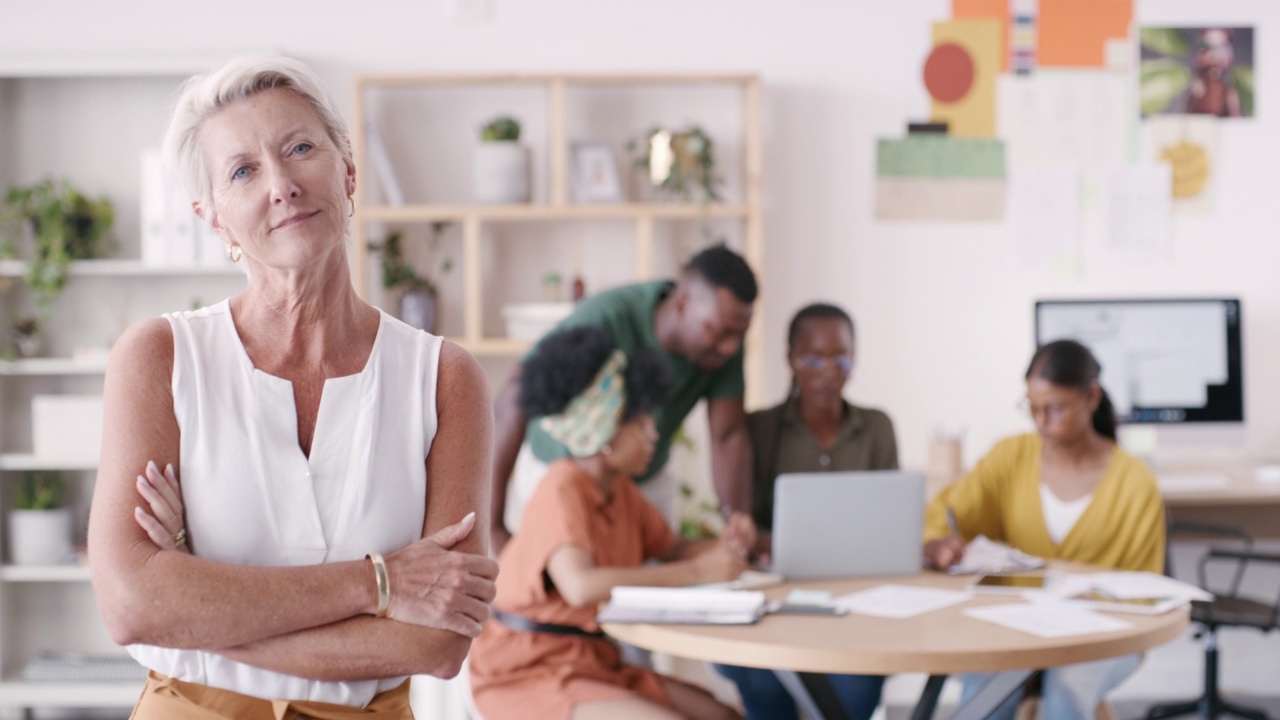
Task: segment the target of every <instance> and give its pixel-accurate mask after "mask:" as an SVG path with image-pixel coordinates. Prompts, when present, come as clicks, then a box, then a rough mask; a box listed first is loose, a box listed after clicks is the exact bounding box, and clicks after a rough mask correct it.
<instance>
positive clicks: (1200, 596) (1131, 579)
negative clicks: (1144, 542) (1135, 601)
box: [1070, 571, 1213, 602]
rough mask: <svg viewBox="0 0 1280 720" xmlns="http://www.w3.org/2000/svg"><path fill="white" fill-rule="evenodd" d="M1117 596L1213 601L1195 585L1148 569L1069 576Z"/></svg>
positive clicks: (1204, 591) (1209, 595)
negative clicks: (1145, 570) (1144, 570)
mask: <svg viewBox="0 0 1280 720" xmlns="http://www.w3.org/2000/svg"><path fill="white" fill-rule="evenodd" d="M1070 577H1071V578H1072V579H1073V580H1074V579H1079V580H1081V581H1084V582H1088V583H1089V585H1090V587H1092V588H1094V589H1096V590H1100V591H1102V592H1105V593H1106V594H1108V595H1111V596H1112V597H1117V598H1143V597H1176V598H1182V599H1185V600H1201V601H1205V602H1207V601H1210V600H1213V594H1212V593H1209V592H1208V591H1206V590H1205V589H1204V588H1201V587H1199V586H1197V585H1192V584H1191V583H1185V582H1182V581H1181V580H1175V579H1173V578H1171V577H1168V576H1166V575H1157V574H1156V573H1149V572H1136V571H1135V572H1102V573H1091V574H1088V575H1074V576H1070Z"/></svg>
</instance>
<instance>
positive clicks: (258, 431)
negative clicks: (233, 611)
mask: <svg viewBox="0 0 1280 720" xmlns="http://www.w3.org/2000/svg"><path fill="white" fill-rule="evenodd" d="M165 317H166V318H168V320H169V324H170V326H171V327H172V328H173V346H174V358H173V406H174V414H175V415H176V416H177V420H178V428H179V430H180V431H181V436H182V437H181V455H180V457H181V465H180V468H179V470H178V477H179V480H180V481H181V484H182V497H183V502H184V504H185V506H186V515H187V525H186V527H187V533H188V535H189V537H190V538H191V544H192V548H193V549H194V550H195V552H196V554H197V555H199V556H200V557H204V558H209V559H210V560H216V561H219V562H224V563H233V564H236V565H257V566H276V567H278V566H291V565H315V564H319V563H326V562H341V561H345V560H359V559H362V558H364V556H365V554H366V553H370V552H381V553H390V552H394V551H396V550H399V549H400V548H403V547H405V546H406V545H409V544H410V543H412V542H414V541H415V540H418V539H419V538H420V537H421V536H422V526H423V521H424V519H425V516H426V489H427V477H426V457H427V453H428V452H429V451H430V449H431V442H432V439H433V438H434V437H435V433H436V379H437V373H438V369H439V359H440V347H441V343H442V341H441V339H440V338H438V337H435V336H433V335H428V334H427V333H424V332H422V331H420V330H417V329H414V328H412V327H410V326H408V325H406V324H404V323H402V322H400V321H399V320H396V319H395V318H392V317H390V316H388V315H387V314H386V313H382V314H381V320H380V322H379V324H378V334H377V337H376V338H375V340H374V343H373V350H372V351H371V352H370V354H369V360H368V362H367V363H366V365H365V367H364V369H363V370H362V371H361V372H360V373H359V374H357V375H348V376H346V377H340V378H330V379H328V380H326V381H325V384H324V390H323V393H322V395H321V398H320V413H319V416H318V417H317V419H316V428H315V435H314V437H313V440H312V443H311V456H310V458H308V457H307V456H306V455H304V454H303V453H302V449H301V448H300V447H299V446H298V426H297V413H296V410H295V407H294V401H293V384H292V383H291V382H289V381H288V380H283V379H281V378H278V377H275V376H273V375H268V374H267V373H264V372H262V371H260V370H258V369H257V368H255V367H253V363H252V362H251V361H250V359H249V355H248V354H247V353H246V352H245V349H244V345H243V344H242V343H241V341H240V336H239V333H237V331H236V328H235V325H234V324H233V323H232V320H231V310H230V307H229V306H228V304H227V301H225V300H224V301H223V302H221V303H218V304H217V305H213V306H211V307H207V308H203V309H200V310H195V311H190V312H181V313H174V314H171V315H166V316H165ZM129 652H130V653H131V654H132V655H133V656H134V657H135V658H136V659H137V660H138V662H140V663H142V664H143V665H145V666H146V667H148V668H150V669H152V670H155V671H156V672H159V673H162V674H164V675H168V676H170V677H174V678H177V679H179V680H185V681H188V682H195V683H201V684H203V685H209V686H212V687H217V688H223V689H227V690H233V691H235V692H239V693H244V694H246V695H252V696H255V697H259V698H265V699H288V700H313V701H320V702H330V703H340V704H343V705H350V706H358V707H363V706H365V705H367V704H368V703H369V701H370V700H371V699H372V698H373V696H374V695H376V694H377V693H379V692H381V691H383V690H388V689H391V688H394V687H396V686H397V685H399V684H400V683H401V682H403V680H404V678H402V677H399V678H386V679H383V680H362V681H356V682H321V681H316V680H308V679H306V678H300V677H295V676H292V675H285V674H282V673H277V672H271V671H269V670H263V669H260V668H255V667H252V666H249V665H245V664H242V663H238V662H234V661H232V660H229V659H227V658H225V657H223V656H221V655H218V654H217V653H213V652H205V651H201V650H177V649H173V648H162V647H155V646H151V645H133V646H131V647H130V648H129Z"/></svg>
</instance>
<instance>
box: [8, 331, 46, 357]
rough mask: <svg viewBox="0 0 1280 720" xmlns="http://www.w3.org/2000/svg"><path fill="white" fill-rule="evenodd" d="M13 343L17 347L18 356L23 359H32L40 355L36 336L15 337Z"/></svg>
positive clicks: (37, 336)
mask: <svg viewBox="0 0 1280 720" xmlns="http://www.w3.org/2000/svg"><path fill="white" fill-rule="evenodd" d="M13 342H14V344H15V345H17V346H18V355H19V356H21V357H24V358H32V357H35V356H37V355H39V354H40V336H39V335H38V334H37V335H15V336H14V339H13Z"/></svg>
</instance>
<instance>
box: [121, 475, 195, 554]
mask: <svg viewBox="0 0 1280 720" xmlns="http://www.w3.org/2000/svg"><path fill="white" fill-rule="evenodd" d="M137 486H138V494H139V495H141V496H142V499H143V500H146V501H147V506H148V507H146V508H143V507H135V508H134V509H133V518H134V520H137V521H138V525H140V526H142V529H143V530H145V531H146V533H147V537H149V538H151V542H153V543H155V544H156V547H158V548H160V549H161V550H177V551H179V552H185V553H190V552H191V549H190V548H188V547H187V531H186V529H185V527H184V526H183V520H182V509H183V508H182V490H181V488H179V487H178V477H177V475H176V474H175V473H174V471H173V465H166V466H165V468H164V472H161V471H160V468H159V467H157V466H156V464H155V462H148V463H147V469H146V471H145V472H144V474H142V475H139V476H138V481H137Z"/></svg>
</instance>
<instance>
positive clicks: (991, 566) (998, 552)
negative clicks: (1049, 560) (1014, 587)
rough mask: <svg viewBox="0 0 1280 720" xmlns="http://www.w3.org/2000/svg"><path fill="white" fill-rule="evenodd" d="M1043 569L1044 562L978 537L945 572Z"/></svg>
mask: <svg viewBox="0 0 1280 720" xmlns="http://www.w3.org/2000/svg"><path fill="white" fill-rule="evenodd" d="M1042 567H1044V560H1043V559H1042V558H1038V557H1036V556H1034V555H1028V554H1026V553H1024V552H1022V551H1021V550H1018V549H1015V548H1012V547H1009V546H1008V545H1005V544H1004V543H1001V542H996V541H995V540H991V539H989V538H987V537H986V536H985V535H979V536H978V537H976V538H974V539H973V540H972V541H971V542H970V543H969V544H968V546H966V547H965V549H964V557H963V558H962V559H961V560H960V562H958V563H956V564H955V565H952V566H951V568H950V569H948V570H947V572H949V573H951V574H952V575H964V574H967V573H988V574H990V573H1007V572H1020V571H1023V570H1036V569H1039V568H1042Z"/></svg>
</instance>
